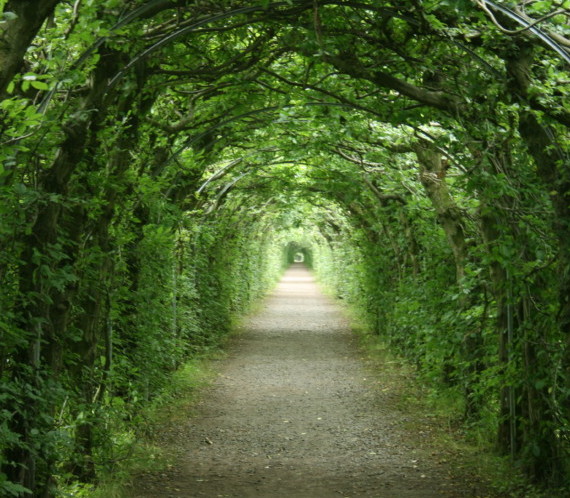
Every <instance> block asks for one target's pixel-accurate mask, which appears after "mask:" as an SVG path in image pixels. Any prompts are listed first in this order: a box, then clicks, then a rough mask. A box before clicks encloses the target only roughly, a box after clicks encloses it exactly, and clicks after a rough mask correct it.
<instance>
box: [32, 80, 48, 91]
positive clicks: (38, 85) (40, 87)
mask: <svg viewBox="0 0 570 498" xmlns="http://www.w3.org/2000/svg"><path fill="white" fill-rule="evenodd" d="M31 85H32V87H33V88H35V89H36V90H48V89H49V85H48V84H47V83H45V82H43V81H39V80H34V81H32V82H31Z"/></svg>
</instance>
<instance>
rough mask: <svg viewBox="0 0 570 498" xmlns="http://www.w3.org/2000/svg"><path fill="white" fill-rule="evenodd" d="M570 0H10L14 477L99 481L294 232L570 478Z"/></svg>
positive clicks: (377, 320)
mask: <svg viewBox="0 0 570 498" xmlns="http://www.w3.org/2000/svg"><path fill="white" fill-rule="evenodd" d="M567 4H568V2H549V1H546V2H545V1H530V2H514V1H513V2H503V1H497V2H496V3H494V2H490V1H487V0H478V1H474V2H471V1H468V0H441V1H429V2H416V1H403V2H390V1H380V2H377V1H376V2H366V1H352V0H310V1H309V0H288V1H283V2H270V1H259V2H245V1H244V2H242V1H239V0H231V1H229V0H228V1H215V2H213V1H207V0H204V1H201V0H200V1H198V0H187V1H186V0H178V1H170V0H105V1H102V2H82V1H77V2H63V1H58V0H41V1H39V2H36V1H34V2H32V1H31V0H18V1H16V0H7V1H4V2H2V3H1V5H2V8H3V16H2V18H1V19H0V26H1V29H2V33H1V35H0V36H1V37H2V43H1V44H0V66H1V67H0V98H1V99H2V100H1V101H0V113H1V115H2V124H1V132H2V139H1V140H2V146H1V148H0V159H1V163H0V164H1V166H0V196H1V201H0V212H1V214H2V222H1V225H0V244H1V246H2V250H1V252H0V275H1V277H2V293H1V294H0V306H1V310H2V314H1V318H0V379H1V383H2V389H3V390H2V395H1V396H0V403H1V409H0V451H1V453H2V463H1V468H0V494H4V495H8V496H19V495H23V494H24V493H25V492H26V491H25V490H26V489H27V490H31V492H32V493H33V495H34V496H51V495H54V494H55V493H56V488H57V487H59V488H62V487H65V486H66V485H68V484H69V483H70V482H76V481H77V482H92V481H94V480H95V479H96V476H97V473H98V472H100V470H101V469H102V468H104V467H105V465H106V463H105V462H108V461H111V460H112V458H110V457H109V454H108V453H107V454H106V453H105V452H106V451H111V450H109V448H110V447H111V446H112V445H111V440H112V437H113V428H116V429H117V430H119V429H118V428H120V427H122V426H123V424H124V423H125V420H127V419H129V418H133V417H134V416H135V414H136V412H137V407H139V406H141V405H142V404H144V403H147V402H149V401H150V400H152V399H153V398H154V397H155V396H156V395H157V394H158V393H159V392H160V390H161V388H162V386H164V385H165V383H167V382H168V379H169V376H170V375H171V374H172V372H173V371H175V370H176V369H177V368H178V367H179V366H180V365H181V364H183V363H184V362H185V361H186V360H187V359H188V358H191V357H194V356H196V355H200V354H203V353H204V352H206V351H208V350H210V349H212V348H214V347H215V346H216V345H217V344H218V343H219V341H220V339H221V338H222V337H223V335H224V334H225V333H226V332H227V331H228V330H229V328H230V324H231V320H232V317H234V316H236V315H239V314H240V313H243V312H245V311H246V310H247V309H248V307H249V306H250V305H251V304H252V303H253V302H255V300H257V299H259V298H260V296H262V295H263V294H264V293H265V292H266V291H267V290H268V289H269V288H270V287H271V286H272V284H273V283H274V282H275V281H276V279H277V278H278V276H279V274H280V272H281V271H282V270H283V268H284V265H287V264H290V263H291V262H292V261H294V259H295V255H296V254H298V253H300V254H302V255H303V256H304V261H305V263H306V264H307V265H308V266H310V267H311V268H313V269H314V272H315V273H316V275H318V278H319V279H320V280H321V281H322V282H323V284H324V285H327V286H328V287H330V288H331V289H334V292H335V293H336V294H337V295H338V296H339V297H342V298H343V299H345V300H346V301H347V302H349V303H350V305H351V306H352V307H354V309H356V310H358V314H359V316H360V317H361V318H362V320H363V322H364V323H366V325H367V327H368V328H369V330H370V333H371V334H374V335H376V336H377V337H378V340H382V341H384V342H385V343H387V344H389V345H390V347H391V348H393V350H394V351H395V352H396V353H397V354H400V355H402V356H403V357H405V358H406V359H407V360H408V361H409V362H410V363H412V364H413V365H416V366H417V368H418V371H419V372H420V375H422V376H423V378H425V379H426V382H430V383H431V384H432V385H434V386H440V387H441V388H442V389H451V390H453V392H455V393H456V395H457V397H458V399H460V400H461V403H462V406H463V407H464V408H463V411H464V421H466V422H468V423H469V424H471V425H478V426H481V427H484V428H485V430H486V432H487V433H488V434H492V435H493V436H491V437H492V438H493V439H494V441H495V442H496V443H497V447H498V451H499V452H502V453H504V454H509V455H510V456H511V458H512V459H513V462H515V463H517V464H519V465H520V466H521V468H523V469H524V471H525V472H526V474H527V475H528V476H529V477H530V478H531V479H534V480H535V481H537V482H542V483H548V484H549V485H555V484H556V485H558V484H563V483H564V481H565V479H567V477H568V475H569V474H568V464H569V462H570V460H569V457H568V448H569V446H568V434H569V429H570V426H569V423H568V419H569V415H570V412H569V411H568V408H569V406H570V374H569V373H568V372H569V367H570V343H569V334H570V301H569V300H568V295H569V294H570V246H569V244H568V241H569V240H570V208H569V204H568V194H569V192H570V174H569V164H570V162H569V144H570V140H569V135H568V125H569V124H570V108H569V107H568V102H569V101H570V99H569V98H568V95H569V91H570V78H569V77H568V67H569V64H570V52H569V50H568V46H570V41H569V39H568V38H569V36H570V32H569V28H568V15H569V13H568V12H569V11H568V9H569V7H568V5H567ZM143 365H144V368H142V366H143ZM117 406H121V409H120V410H118V409H117Z"/></svg>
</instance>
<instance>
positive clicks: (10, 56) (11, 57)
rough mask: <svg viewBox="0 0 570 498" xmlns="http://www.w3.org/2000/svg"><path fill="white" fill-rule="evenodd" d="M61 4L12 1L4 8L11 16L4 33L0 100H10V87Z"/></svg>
mask: <svg viewBox="0 0 570 498" xmlns="http://www.w3.org/2000/svg"><path fill="white" fill-rule="evenodd" d="M59 2H60V0H40V1H38V0H9V1H8V2H7V3H6V5H5V6H4V13H5V14H7V15H8V16H9V17H7V18H5V20H4V22H3V23H2V27H1V30H0V33H1V35H0V99H4V98H5V97H6V88H7V86H8V84H9V83H10V81H12V78H13V77H14V76H15V75H16V74H17V73H18V72H19V71H20V70H21V68H22V61H23V59H24V55H25V54H26V50H28V47H29V46H30V44H31V43H32V40H33V39H34V38H35V36H36V35H37V33H38V31H39V30H40V28H41V27H42V24H43V23H44V21H45V20H46V18H47V17H48V16H49V15H50V14H51V13H52V12H53V10H54V8H55V6H56V5H57V4H58V3H59ZM8 13H10V14H8ZM11 14H13V16H12V15H11Z"/></svg>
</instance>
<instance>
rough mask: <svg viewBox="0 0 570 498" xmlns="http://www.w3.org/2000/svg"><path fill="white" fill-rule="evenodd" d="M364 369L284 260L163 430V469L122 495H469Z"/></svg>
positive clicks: (316, 295)
mask: <svg viewBox="0 0 570 498" xmlns="http://www.w3.org/2000/svg"><path fill="white" fill-rule="evenodd" d="M367 377H370V376H369V375H368V374H367V372H366V370H365V368H364V365H363V361H362V360H361V359H360V358H359V352H358V349H357V346H356V344H355V339H354V338H353V336H352V334H351V332H350V330H349V328H348V324H347V321H346V319H345V318H344V317H343V316H342V314H341V312H340V310H339V309H338V306H337V305H336V304H335V303H334V302H333V301H332V300H330V299H328V298H327V297H325V296H323V295H322V293H321V292H320V291H319V290H318V288H317V287H316V285H315V282H314V280H313V278H312V276H311V275H310V273H309V272H308V271H307V270H306V269H305V268H304V267H303V266H302V265H294V266H293V267H291V268H290V269H289V270H288V271H287V273H286V274H285V276H284V278H283V280H282V281H281V283H280V284H279V285H278V287H277V288H276V290H275V292H274V293H273V294H272V295H271V296H270V297H269V298H268V299H267V300H266V301H265V306H264V309H263V310H262V311H261V312H260V313H259V314H257V316H255V317H253V318H252V319H251V320H250V321H249V322H248V323H247V324H246V326H245V331H244V333H243V334H241V335H240V336H239V337H238V338H237V339H236V341H235V342H234V344H233V345H232V347H231V349H230V352H229V357H228V358H226V359H225V360H223V362H222V364H221V368H220V374H219V376H218V378H217V380H216V381H215V382H214V384H213V385H212V386H211V387H209V388H208V389H207V390H206V391H205V393H204V394H203V396H202V397H201V399H202V401H201V403H200V404H199V406H198V407H197V408H196V413H194V414H192V415H191V416H189V418H188V420H187V422H185V423H184V425H183V426H178V427H177V428H176V430H174V431H172V434H171V440H172V441H171V443H172V448H171V449H170V451H171V452H172V454H173V456H174V460H175V465H174V466H173V467H172V469H171V470H170V471H167V472H166V473H163V474H157V475H153V476H144V477H143V478H142V479H141V480H140V481H139V482H138V485H137V489H136V490H135V491H134V495H133V496H136V497H137V498H143V497H145V498H146V497H148V498H150V497H152V498H156V497H209V498H212V497H239V498H245V497H260V498H261V497H262V498H272V497H288V498H321V497H324V498H326V497H358V496H373V497H398V498H400V497H441V496H458V497H459V496H462V497H464V496H474V494H473V493H472V492H468V491H467V490H466V489H464V488H463V487H462V485H461V484H458V483H456V482H455V481H454V480H453V479H451V478H450V477H449V475H448V472H447V471H446V469H444V468H442V467H441V461H440V462H437V460H438V456H437V455H433V454H424V450H421V449H419V448H415V447H413V446H414V444H413V443H412V442H411V441H413V438H410V435H409V434H403V433H402V429H401V428H399V426H400V424H399V419H400V417H401V415H402V414H401V413H400V412H398V411H397V409H395V408H393V407H391V406H390V405H393V402H390V401H389V398H388V397H384V396H385V395H384V394H383V392H382V386H381V385H379V384H378V379H377V380H373V379H369V378H367ZM380 382H381V379H380ZM413 437H415V438H416V439H419V438H421V435H414V436H413Z"/></svg>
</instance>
